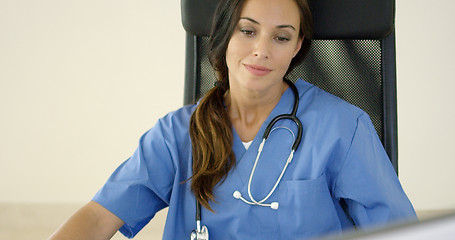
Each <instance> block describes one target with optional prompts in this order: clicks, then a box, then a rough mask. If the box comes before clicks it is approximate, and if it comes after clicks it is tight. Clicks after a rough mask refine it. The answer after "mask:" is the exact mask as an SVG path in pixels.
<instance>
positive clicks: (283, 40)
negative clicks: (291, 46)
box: [273, 36, 291, 43]
mask: <svg viewBox="0 0 455 240" xmlns="http://www.w3.org/2000/svg"><path fill="white" fill-rule="evenodd" d="M273 39H275V40H276V41H278V42H280V43H286V42H289V41H290V40H291V38H289V37H287V36H276V37H274V38H273Z"/></svg>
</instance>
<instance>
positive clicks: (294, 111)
mask: <svg viewBox="0 0 455 240" xmlns="http://www.w3.org/2000/svg"><path fill="white" fill-rule="evenodd" d="M284 81H285V82H286V83H287V84H288V85H289V87H290V88H291V90H292V92H293V94H294V106H293V108H292V112H291V113H290V114H281V115H278V116H276V117H275V118H273V119H272V121H270V123H269V124H268V125H267V127H266V129H265V131H264V135H263V136H262V142H261V144H260V146H259V149H258V154H257V156H256V160H255V163H254V166H253V169H252V171H251V174H250V178H249V181H248V195H249V197H250V200H251V201H248V200H246V199H245V198H243V197H242V196H241V194H240V192H239V191H235V192H234V197H235V198H238V199H240V200H242V201H243V202H245V203H247V204H250V205H259V206H269V207H271V208H272V209H278V203H277V202H273V203H272V204H266V203H264V202H265V201H266V200H267V199H268V198H269V197H270V196H271V195H272V194H273V192H274V191H275V189H276V188H277V186H278V184H279V183H280V181H281V178H282V177H283V175H284V173H285V171H286V169H287V167H288V165H289V163H291V161H292V159H293V157H294V152H295V151H296V150H297V148H298V147H299V145H300V141H301V140H302V134H303V126H302V123H301V122H300V120H299V119H298V118H297V110H298V107H299V92H298V90H297V87H296V86H295V85H294V83H292V82H291V81H289V80H287V79H284ZM285 119H289V120H292V121H293V122H294V123H295V124H296V125H297V128H298V132H297V137H295V136H294V134H293V133H292V131H291V133H292V135H293V136H294V143H293V144H292V147H291V153H290V154H289V157H288V159H287V160H286V164H285V166H284V167H283V170H282V171H281V174H280V176H279V177H278V179H277V181H276V182H275V185H274V186H273V188H272V190H271V191H270V192H269V193H268V194H267V196H266V197H265V198H263V199H262V200H260V201H257V200H255V199H254V198H253V196H252V194H251V182H252V179H253V175H254V172H255V170H256V166H257V163H258V160H259V157H260V156H261V153H262V149H263V148H264V145H265V142H266V141H267V139H268V137H269V135H270V133H271V132H273V130H274V129H272V128H273V126H274V125H275V124H276V123H277V122H278V121H281V120H285ZM288 130H289V129H288ZM289 131H290V130H289ZM196 225H197V226H196V227H197V228H196V230H193V232H192V234H191V236H192V239H193V236H195V237H197V236H198V235H199V234H201V235H206V236H204V237H206V239H208V230H207V227H206V226H202V227H201V203H200V202H199V201H198V200H197V199H196ZM195 231H197V233H196V232H195ZM193 234H195V235H193ZM204 237H203V238H204ZM198 239H199V238H198Z"/></svg>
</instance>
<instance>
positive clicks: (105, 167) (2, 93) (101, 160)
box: [0, 0, 185, 202]
mask: <svg viewBox="0 0 455 240" xmlns="http://www.w3.org/2000/svg"><path fill="white" fill-rule="evenodd" d="M184 46H185V35H184V30H183V28H182V26H181V21H180V1H163V0H135V1H123V0H73V1H60V0H42V1H33V0H0V109H1V118H0V132H1V135H0V136H1V137H0V146H1V151H0V161H1V162H0V163H1V166H0V201H2V202H10V201H20V202H85V201H87V200H89V199H91V197H92V196H93V195H94V194H95V192H96V190H97V189H98V188H99V187H101V186H102V184H103V183H104V181H105V180H106V179H107V177H108V176H109V175H110V173H111V172H112V171H113V170H114V169H115V167H116V166H117V165H119V164H120V163H121V162H122V161H123V160H125V159H126V158H127V157H128V156H129V155H130V154H131V153H132V152H133V151H134V149H135V147H136V144H137V142H138V140H139V137H140V136H141V135H142V133H143V132H145V131H146V130H147V129H149V128H150V127H152V126H153V125H154V123H155V121H156V120H157V118H158V117H160V116H162V115H164V114H165V113H167V112H169V111H171V110H173V109H176V108H178V107H179V106H181V105H182V103H183V77H184Z"/></svg>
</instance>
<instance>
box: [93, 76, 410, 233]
mask: <svg viewBox="0 0 455 240" xmlns="http://www.w3.org/2000/svg"><path fill="white" fill-rule="evenodd" d="M296 87H297V89H298V91H299V95H300V104H299V109H298V111H297V117H298V118H299V119H300V121H301V122H302V125H303V137H302V141H301V143H300V146H299V148H298V149H297V151H296V152H295V154H294V159H293V161H292V162H291V163H290V164H289V166H288V168H287V170H286V173H285V174H284V176H283V178H282V180H281V182H280V184H279V185H278V187H277V189H276V190H275V192H274V193H273V194H272V195H271V197H270V198H269V199H268V200H267V201H266V203H270V202H275V201H277V202H279V209H277V210H273V209H271V208H269V207H261V206H252V205H248V204H246V203H244V202H243V201H241V200H238V199H235V198H234V197H233V196H232V194H233V193H234V191H236V190H238V191H240V192H241V193H242V195H243V196H244V197H247V196H248V191H247V186H248V179H249V176H250V173H251V170H252V168H253V164H254V160H255V158H256V155H257V150H258V147H259V144H260V143H261V141H262V139H261V138H262V135H263V133H264V130H265V128H266V126H267V125H268V124H269V122H270V121H271V120H272V118H273V117H275V116H277V115H279V114H284V113H290V112H291V110H292V107H293V103H294V95H293V93H292V90H291V89H288V90H287V91H286V92H285V93H284V94H283V96H282V97H281V100H280V101H279V103H278V104H277V106H276V107H275V108H274V110H273V111H272V112H271V114H270V116H269V117H268V118H267V120H266V121H265V122H264V124H263V126H262V127H261V129H260V130H259V132H258V134H257V135H256V137H255V139H254V140H253V142H252V144H251V146H250V147H249V149H248V150H246V149H245V147H244V146H243V144H242V142H241V140H240V138H239V136H238V135H237V134H236V132H235V129H233V131H234V143H233V149H234V152H235V156H236V158H237V165H236V166H235V167H234V168H233V169H232V170H231V171H230V172H229V174H228V176H227V178H226V180H225V181H224V182H223V183H222V184H219V185H218V186H217V187H216V189H215V191H214V193H215V196H216V202H212V203H211V206H212V208H213V210H215V212H210V211H208V210H207V209H205V208H202V224H204V225H206V226H207V227H208V229H209V233H210V238H211V239H216V240H222V239H305V238H311V237H315V236H320V235H326V234H329V233H330V234H333V233H340V232H341V231H342V230H344V229H347V228H352V226H353V223H352V222H354V223H355V225H356V227H358V228H364V227H368V226H378V225H379V226H380V225H385V224H388V223H390V222H393V221H404V220H411V219H412V220H414V219H416V216H415V212H414V209H413V207H412V205H411V203H410V201H409V199H408V198H407V196H406V194H405V193H404V191H403V189H402V187H401V185H400V183H399V181H398V178H397V176H396V174H395V171H394V169H393V167H392V165H391V163H390V161H389V159H388V157H387V154H386V152H385V151H384V148H383V146H382V144H381V141H380V140H379V138H378V136H377V133H376V131H375V129H374V127H373V125H372V123H371V121H370V119H369V117H368V115H367V114H366V113H365V112H363V111H362V110H360V109H359V108H357V107H355V106H353V105H351V104H348V103H347V102H345V101H343V100H341V99H339V98H338V97H335V96H333V95H331V94H329V93H327V92H325V91H323V90H321V89H319V88H317V87H315V86H313V85H311V84H309V83H307V82H305V81H303V80H298V81H297V82H296ZM195 107H196V106H195V105H192V106H186V107H182V108H181V109H179V110H177V111H175V112H171V113H169V114H167V115H166V116H165V117H163V118H161V119H159V120H158V122H157V123H156V125H155V126H154V127H153V128H152V129H150V130H149V131H148V132H146V133H145V134H144V135H143V136H142V138H141V139H140V143H139V146H138V148H137V149H136V151H135V152H134V154H133V155H132V156H131V157H130V158H129V159H128V160H126V161H125V162H124V163H123V164H121V165H120V166H119V167H118V168H117V169H116V170H115V172H114V173H113V174H112V176H111V177H110V178H109V180H108V181H107V183H106V184H105V185H104V186H103V188H101V190H99V192H98V193H97V194H96V195H95V197H94V198H93V200H94V201H96V202H98V203H99V204H101V205H102V206H104V207H105V208H107V209H108V210H109V211H111V212H112V213H114V214H115V215H116V216H118V217H119V218H121V219H122V220H123V221H124V222H125V225H124V226H123V227H122V228H121V229H120V231H121V232H122V233H123V234H124V235H125V236H127V237H133V236H134V235H136V234H137V232H139V231H140V230H141V229H142V228H143V227H144V226H145V225H146V224H147V223H148V222H149V221H150V219H152V218H153V216H154V215H155V213H156V212H158V211H159V210H161V209H163V208H165V207H169V210H168V216H167V219H166V225H165V229H164V233H163V239H188V238H189V236H190V233H191V231H192V230H193V229H195V228H196V222H195V211H196V210H195V207H196V200H195V198H194V196H193V194H192V193H191V190H190V181H186V180H187V179H189V178H190V177H191V175H192V170H191V167H192V153H191V140H190V137H189V131H188V129H189V122H190V117H191V114H192V113H193V111H194V109H195ZM275 126H276V127H279V126H284V127H287V128H290V129H291V130H292V131H293V132H294V133H295V134H297V127H296V126H295V124H294V123H293V122H292V121H290V120H284V121H280V122H278V123H277V124H276V125H275ZM293 142H294V139H293V135H292V133H291V132H289V131H288V130H286V129H285V128H277V129H276V130H274V131H273V132H272V133H271V135H270V136H269V139H268V141H267V142H266V144H265V146H264V150H263V153H262V156H261V158H260V159H259V162H258V165H257V168H256V171H255V174H254V178H253V180H252V184H251V191H252V195H253V197H254V198H255V199H256V200H260V199H263V198H264V197H265V196H266V195H267V194H268V193H269V191H270V190H271V189H272V187H273V185H274V184H275V181H276V179H277V178H278V177H279V175H280V173H281V170H282V169H283V167H284V164H285V161H286V159H287V157H288V155H289V153H290V149H291V146H292V143H293ZM247 199H248V197H247ZM343 206H344V207H343ZM343 209H347V210H346V211H345V210H343ZM346 213H349V214H346ZM348 216H349V217H348Z"/></svg>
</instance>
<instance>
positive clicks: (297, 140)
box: [262, 79, 303, 151]
mask: <svg viewBox="0 0 455 240" xmlns="http://www.w3.org/2000/svg"><path fill="white" fill-rule="evenodd" d="M284 81H285V82H286V83H287V84H288V85H289V87H290V88H291V90H292V93H293V94H294V107H293V108H292V112H291V114H281V115H278V116H276V117H275V118H273V119H272V121H271V122H270V123H269V125H267V127H266V128H265V131H264V135H263V136H262V139H265V140H267V139H268V138H269V135H270V132H271V131H272V127H273V126H274V125H275V123H277V122H278V121H280V120H283V119H290V120H292V121H294V123H295V124H296V125H297V129H298V132H297V137H296V138H295V140H294V144H292V150H294V151H296V150H297V148H298V147H299V145H300V141H301V140H302V135H303V126H302V123H301V122H300V120H299V119H298V118H297V110H298V108H299V92H298V91H297V87H296V86H295V85H294V83H292V82H291V81H289V80H287V79H284Z"/></svg>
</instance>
